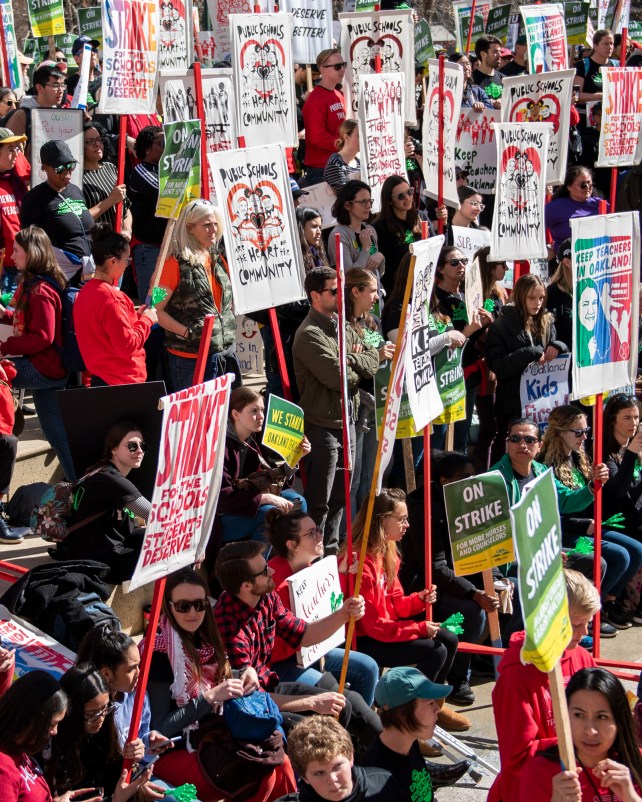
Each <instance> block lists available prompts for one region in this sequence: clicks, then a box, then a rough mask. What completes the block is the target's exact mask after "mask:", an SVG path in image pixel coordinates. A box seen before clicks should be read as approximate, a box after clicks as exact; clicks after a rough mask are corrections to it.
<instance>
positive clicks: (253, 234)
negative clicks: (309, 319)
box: [209, 145, 305, 314]
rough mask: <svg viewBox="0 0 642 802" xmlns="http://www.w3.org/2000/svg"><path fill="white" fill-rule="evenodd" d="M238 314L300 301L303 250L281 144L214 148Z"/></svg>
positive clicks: (212, 161)
mask: <svg viewBox="0 0 642 802" xmlns="http://www.w3.org/2000/svg"><path fill="white" fill-rule="evenodd" d="M209 161H210V165H211V166H212V168H213V171H214V185H215V187H216V197H217V198H218V202H219V205H220V206H221V208H223V209H224V213H223V220H224V222H225V243H226V246H227V259H228V264H229V268H230V279H231V281H232V291H233V293H234V308H235V311H236V313H237V314H245V313H246V312H254V311H256V310H257V309H267V308H269V307H271V306H279V305H280V304H285V303H289V302H290V301H300V300H302V299H303V298H304V297H305V292H304V289H303V278H304V272H303V256H302V254H301V244H300V241H299V234H298V230H297V227H296V217H295V214H294V202H293V200H292V191H291V189H290V178H289V176H288V170H287V164H286V161H285V152H284V150H283V147H281V146H279V145H266V146H264V147H259V148H245V149H238V150H228V151H221V152H219V153H212V154H211V156H210V160H209Z"/></svg>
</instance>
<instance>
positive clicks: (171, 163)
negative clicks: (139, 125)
mask: <svg viewBox="0 0 642 802" xmlns="http://www.w3.org/2000/svg"><path fill="white" fill-rule="evenodd" d="M163 129H164V131H165V149H164V150H163V155H162V156H161V160H160V164H159V173H158V202H157V203H156V217H173V218H174V220H176V219H178V216H179V214H180V213H181V209H182V208H183V207H184V206H186V205H187V204H188V203H189V201H191V200H194V199H196V198H200V196H201V121H200V120H187V121H185V122H176V123H165V125H163Z"/></svg>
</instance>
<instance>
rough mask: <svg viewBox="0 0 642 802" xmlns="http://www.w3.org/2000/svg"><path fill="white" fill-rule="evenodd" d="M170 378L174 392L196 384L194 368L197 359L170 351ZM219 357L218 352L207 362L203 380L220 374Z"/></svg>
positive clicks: (208, 358)
mask: <svg viewBox="0 0 642 802" xmlns="http://www.w3.org/2000/svg"><path fill="white" fill-rule="evenodd" d="M167 357H168V362H169V378H170V381H171V383H172V392H174V393H177V392H178V391H179V390H186V389H187V388H188V387H191V386H192V385H193V384H194V370H195V369H196V359H195V358H194V359H190V358H189V357H187V356H176V354H172V353H168V354H167ZM218 366H219V358H218V354H211V355H210V356H208V357H207V360H206V362H205V373H204V374H203V381H204V382H206V381H209V380H210V379H215V378H216V377H217V376H218Z"/></svg>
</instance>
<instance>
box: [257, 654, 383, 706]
mask: <svg viewBox="0 0 642 802" xmlns="http://www.w3.org/2000/svg"><path fill="white" fill-rule="evenodd" d="M344 654H345V652H344V650H343V649H330V651H329V652H328V653H327V654H326V656H325V670H326V671H329V672H330V674H332V676H333V677H334V678H335V679H336V681H337V682H338V681H339V679H340V677H341V666H342V665H343V655H344ZM271 668H272V670H273V671H276V673H277V674H278V675H279V680H280V681H281V682H306V683H308V684H309V685H316V684H317V682H318V681H319V680H320V679H321V677H322V676H323V672H322V671H321V666H320V664H319V663H318V662H317V663H313V664H312V665H311V666H308V667H307V668H301V666H299V665H297V662H296V657H295V656H294V655H293V656H292V657H290V658H288V659H287V660H282V661H281V662H280V663H273V664H272V666H271ZM346 682H347V683H348V684H349V685H350V690H351V691H356V692H357V693H358V694H359V695H360V696H362V697H363V698H364V700H365V702H366V704H367V705H368V707H371V706H372V703H373V702H374V691H375V686H376V684H377V682H379V666H378V665H377V663H376V662H375V661H374V660H373V659H372V657H369V656H368V655H367V654H363V652H353V651H351V652H350V659H349V661H348V673H347V675H346Z"/></svg>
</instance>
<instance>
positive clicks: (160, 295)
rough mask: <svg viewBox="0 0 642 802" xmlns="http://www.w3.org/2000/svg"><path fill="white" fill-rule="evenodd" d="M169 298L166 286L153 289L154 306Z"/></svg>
mask: <svg viewBox="0 0 642 802" xmlns="http://www.w3.org/2000/svg"><path fill="white" fill-rule="evenodd" d="M165 298H167V290H166V289H165V287H154V289H153V290H152V306H156V304H159V303H160V302H161V301H164V300H165Z"/></svg>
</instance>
